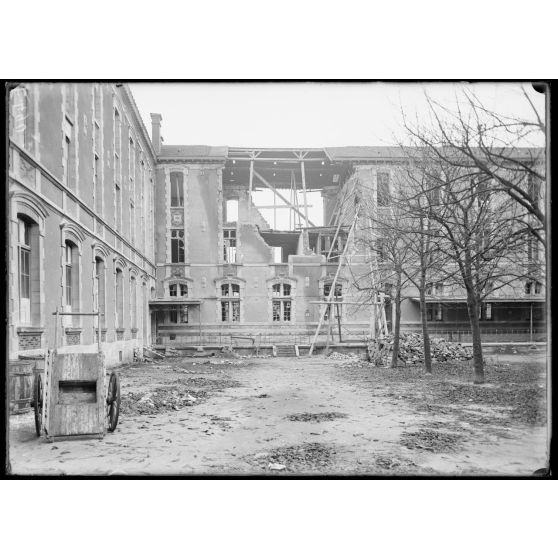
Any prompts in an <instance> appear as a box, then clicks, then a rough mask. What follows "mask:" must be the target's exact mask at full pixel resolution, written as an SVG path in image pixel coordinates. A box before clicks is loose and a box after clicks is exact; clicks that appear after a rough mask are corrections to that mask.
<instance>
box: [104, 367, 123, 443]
mask: <svg viewBox="0 0 558 558" xmlns="http://www.w3.org/2000/svg"><path fill="white" fill-rule="evenodd" d="M119 413H120V380H119V379H118V375H117V374H116V373H115V372H112V373H111V375H110V380H109V385H108V391H107V420H108V431H109V432H114V431H115V429H116V425H117V424H118V415H119Z"/></svg>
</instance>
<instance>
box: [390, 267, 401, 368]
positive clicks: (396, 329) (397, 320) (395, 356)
mask: <svg viewBox="0 0 558 558" xmlns="http://www.w3.org/2000/svg"><path fill="white" fill-rule="evenodd" d="M394 302H395V316H394V323H393V352H392V353H391V367H392V368H397V364H398V361H399V335H400V331H401V275H399V276H398V277H397V286H396V288H395V301H394Z"/></svg>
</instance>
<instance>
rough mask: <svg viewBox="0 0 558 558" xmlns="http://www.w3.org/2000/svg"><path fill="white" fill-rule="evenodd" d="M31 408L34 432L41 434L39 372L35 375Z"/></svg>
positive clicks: (41, 402)
mask: <svg viewBox="0 0 558 558" xmlns="http://www.w3.org/2000/svg"><path fill="white" fill-rule="evenodd" d="M33 395H34V398H33V408H34V411H35V432H36V433H37V436H40V435H41V431H42V429H43V380H42V378H41V375H40V374H36V375H35V385H34V394H33Z"/></svg>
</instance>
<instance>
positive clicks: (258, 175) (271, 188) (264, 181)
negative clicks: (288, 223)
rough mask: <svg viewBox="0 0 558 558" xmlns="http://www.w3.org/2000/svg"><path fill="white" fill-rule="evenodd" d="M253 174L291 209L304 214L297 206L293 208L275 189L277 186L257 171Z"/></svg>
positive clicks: (302, 215) (301, 214)
mask: <svg viewBox="0 0 558 558" xmlns="http://www.w3.org/2000/svg"><path fill="white" fill-rule="evenodd" d="M254 176H255V177H257V178H259V179H260V180H261V181H262V182H263V183H264V184H265V185H266V186H267V187H268V188H269V189H270V190H272V191H273V192H275V193H276V194H277V197H278V198H279V199H280V200H282V201H284V202H285V203H286V204H287V205H288V206H289V207H292V208H293V210H294V211H295V212H296V213H298V214H299V215H300V216H301V217H304V214H303V213H301V212H300V211H299V210H298V209H297V208H295V207H294V206H292V205H291V204H290V203H289V200H288V199H287V198H286V197H285V196H283V194H281V193H280V192H278V191H277V188H275V186H273V185H272V184H270V183H269V182H268V181H267V180H266V179H265V178H264V177H263V176H262V175H261V174H260V173H259V172H257V171H254ZM308 223H310V225H312V226H313V227H315V226H316V225H314V223H312V221H310V220H308Z"/></svg>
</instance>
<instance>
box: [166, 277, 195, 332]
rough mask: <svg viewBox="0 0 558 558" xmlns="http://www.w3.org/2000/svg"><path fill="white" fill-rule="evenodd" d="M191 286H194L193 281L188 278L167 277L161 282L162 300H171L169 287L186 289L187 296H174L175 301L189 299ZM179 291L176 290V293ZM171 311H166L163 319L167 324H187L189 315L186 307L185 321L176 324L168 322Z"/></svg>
mask: <svg viewBox="0 0 558 558" xmlns="http://www.w3.org/2000/svg"><path fill="white" fill-rule="evenodd" d="M193 284H194V280H193V279H192V278H190V277H180V276H176V275H173V276H171V277H167V278H166V279H165V280H164V281H163V297H164V298H171V294H170V287H171V285H177V286H179V285H183V286H185V287H186V290H187V294H186V296H180V295H178V294H177V296H176V300H177V301H178V300H187V299H188V298H190V297H191V296H192V290H193ZM178 292H179V291H178V290H177V293H178ZM171 311H173V310H168V311H167V312H166V313H165V314H166V315H165V319H166V320H167V323H168V324H172V323H176V324H187V323H189V320H190V315H189V308H188V307H186V321H184V320H178V321H177V322H171V321H170V312H171Z"/></svg>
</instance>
